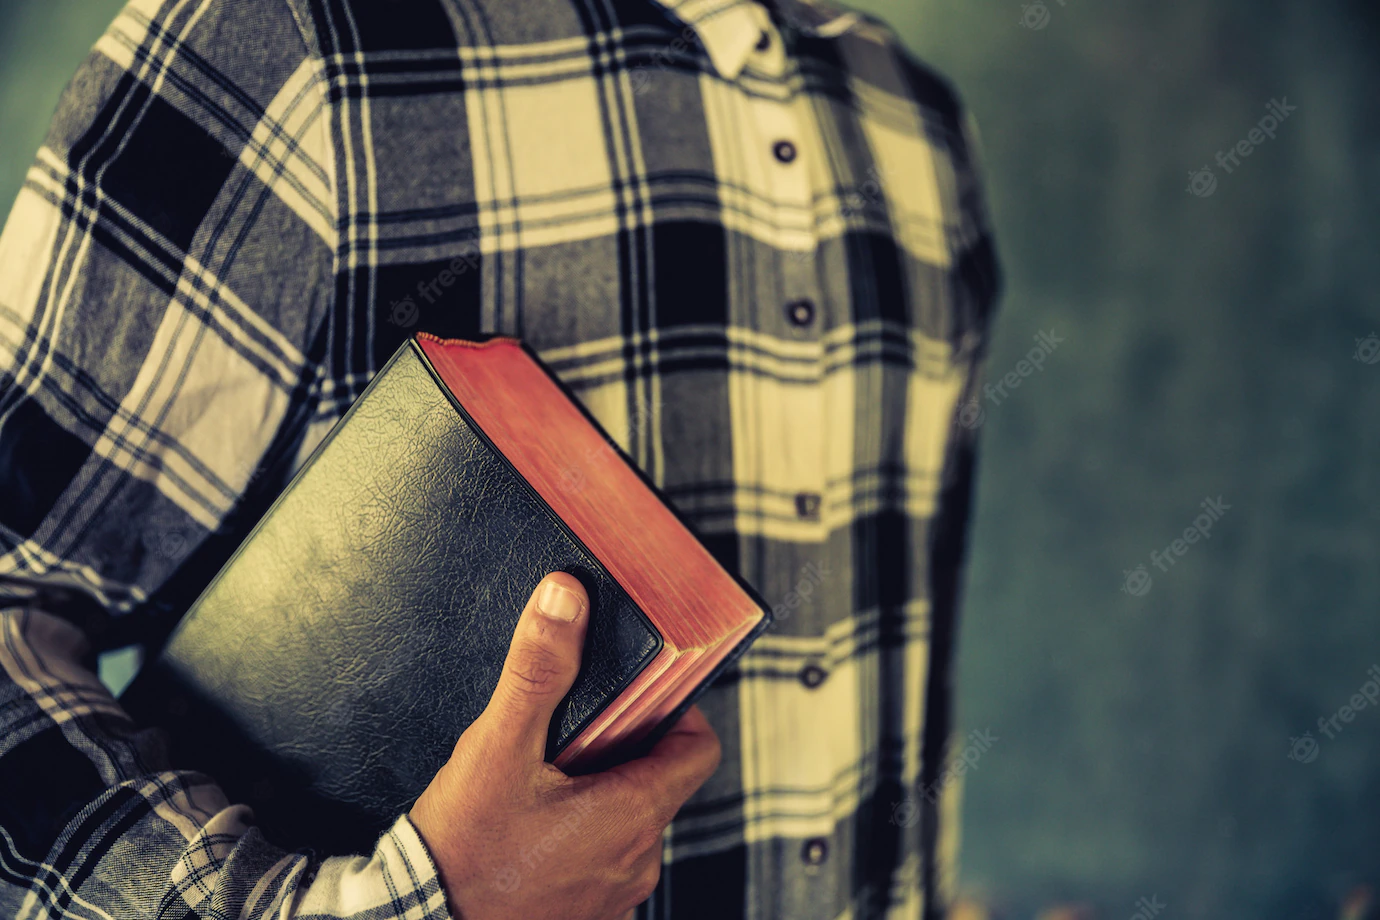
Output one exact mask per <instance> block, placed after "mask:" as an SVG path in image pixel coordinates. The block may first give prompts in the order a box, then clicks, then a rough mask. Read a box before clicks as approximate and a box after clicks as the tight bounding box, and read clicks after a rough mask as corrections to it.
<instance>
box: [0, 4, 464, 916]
mask: <svg viewBox="0 0 1380 920" xmlns="http://www.w3.org/2000/svg"><path fill="white" fill-rule="evenodd" d="M328 112H329V104H328V100H327V93H326V89H325V80H324V77H323V69H322V66H321V62H320V60H319V58H317V57H314V56H313V55H312V54H311V53H310V52H309V50H308V46H307V43H306V42H305V41H304V40H303V32H302V31H300V30H299V28H298V26H297V21H296V20H295V19H294V17H293V15H292V13H291V12H290V11H289V9H288V7H287V6H286V5H285V4H284V3H282V2H281V0H233V2H230V0H207V2H199V3H173V2H160V0H133V2H131V3H130V4H129V5H128V6H127V7H125V9H124V10H123V11H122V12H121V14H120V15H119V17H118V18H117V19H116V21H115V22H114V23H113V24H112V25H111V26H110V28H109V29H108V30H107V31H106V33H105V34H104V35H103V36H102V37H101V39H100V40H99V42H98V43H97V45H96V46H95V48H94V49H93V51H92V53H91V54H90V56H89V57H88V58H87V60H86V61H85V62H84V64H83V65H82V66H81V68H80V69H79V71H78V72H77V74H76V76H75V77H74V78H73V80H72V82H71V83H70V84H69V86H68V87H67V89H66V90H65V92H64V94H63V96H62V98H61V101H60V103H59V107H58V110H57V112H56V115H55V116H54V119H53V122H52V126H51V128H50V130H49V133H48V136H47V138H46V140H45V143H44V145H43V147H42V148H41V149H40V150H39V151H38V154H37V156H36V158H35V161H34V163H33V165H32V168H31V169H30V170H29V172H28V174H27V177H26V182H25V184H24V187H23V190H22V191H21V192H20V194H19V197H18V199H17V200H16V202H15V204H14V207H13V210H12V212H11V214H10V216H9V219H8V221H7V222H6V224H5V227H4V230H3V233H0V575H9V576H11V577H14V576H22V577H23V579H24V580H25V582H26V583H27V584H30V585H35V584H37V585H47V586H58V585H68V586H76V587H78V588H80V589H81V591H82V592H85V593H89V594H90V595H92V596H94V597H95V598H96V599H97V601H98V604H97V606H98V608H99V609H101V610H102V611H103V613H104V615H105V616H106V617H107V618H109V617H116V618H118V617H120V616H121V615H122V614H124V613H127V612H129V611H130V610H132V609H134V608H136V607H138V605H140V604H141V603H143V602H144V601H146V600H147V599H148V598H149V597H150V595H151V594H152V593H153V592H155V591H157V590H158V589H159V588H160V586H162V585H164V584H165V582H167V581H168V579H169V578H170V576H171V575H172V573H174V572H176V571H177V570H178V569H179V567H181V566H183V565H184V563H185V562H186V561H187V559H188V557H189V556H191V555H192V554H193V553H194V552H195V551H196V550H197V548H198V546H199V545H201V544H202V543H203V541H205V540H207V539H208V536H209V535H211V534H213V533H215V532H217V529H218V528H219V527H220V526H221V524H222V523H223V522H224V521H225V519H226V517H227V515H229V514H230V513H231V512H232V509H234V508H235V507H236V505H237V503H239V502H240V501H241V499H242V497H243V496H244V495H245V493H246V491H247V489H248V487H249V485H250V482H251V480H252V479H253V477H254V476H255V475H256V472H258V471H261V470H263V469H264V467H265V465H266V464H267V463H268V461H269V460H270V459H271V458H272V457H273V455H274V451H275V450H278V449H280V448H281V447H282V445H285V444H288V445H291V444H294V443H295V444H297V445H298V447H299V448H300V446H301V442H302V440H303V438H304V434H303V432H304V430H305V429H306V428H307V427H308V425H309V424H310V416H311V413H310V406H311V404H312V402H313V400H314V399H317V398H319V396H320V394H319V393H317V392H315V390H314V386H315V381H316V379H317V372H316V368H318V367H319V366H320V365H321V362H322V360H323V359H322V356H321V354H320V353H319V352H318V350H317V343H318V342H319V341H321V339H322V336H323V330H325V329H327V328H328V327H329V323H328V319H329V312H330V310H331V306H332V302H333V290H334V282H333V278H334V273H335V263H336V240H335V232H336V231H335V227H336V224H335V217H336V213H337V211H338V206H337V203H336V198H335V187H334V179H333V176H334V170H335V165H334V156H335V154H334V151H333V149H332V141H331V137H330V130H329V115H328ZM38 607H39V605H37V604H35V603H25V602H18V601H15V600H14V599H13V596H12V597H11V601H10V602H8V603H6V602H5V600H4V598H0V915H3V916H24V917H40V918H42V917H57V916H69V915H70V916H77V917H84V918H93V920H111V918H131V917H177V918H183V917H238V918H256V917H268V916H272V917H281V918H286V917H297V916H307V915H310V916H315V917H328V918H329V917H354V916H366V915H367V916H368V917H370V918H377V920H386V918H393V917H398V918H401V917H404V916H406V917H408V918H414V920H438V918H443V917H446V916H447V908H446V904H445V896H444V893H443V891H442V889H441V886H440V884H439V881H438V877H437V873H436V869H435V867H434V865H433V864H432V862H431V860H430V858H429V856H428V854H427V852H426V849H425V847H424V846H423V844H422V841H421V840H420V838H419V837H418V835H417V832H416V830H415V829H414V828H413V827H412V825H411V824H410V823H409V821H408V820H407V818H406V817H401V818H399V820H398V821H397V823H396V824H395V825H394V826H393V827H392V829H391V830H389V831H388V832H387V833H386V834H385V835H384V836H383V837H382V838H381V839H380V840H379V842H378V845H377V847H376V849H375V850H374V852H373V853H372V854H370V855H366V856H360V857H357V858H338V859H326V860H324V861H322V860H318V859H314V858H313V857H311V856H310V855H305V854H301V853H289V852H286V851H283V850H281V849H277V848H275V847H274V846H273V845H271V844H270V843H269V842H268V841H266V840H264V839H263V837H262V835H261V833H260V832H259V831H258V830H257V829H256V828H255V827H253V825H252V820H253V816H252V814H251V812H250V811H249V809H248V808H246V807H245V806H242V805H234V804H232V803H230V802H228V801H227V800H226V798H225V796H224V794H223V793H222V791H221V790H220V789H219V787H217V785H216V784H215V782H214V781H213V780H212V779H211V778H209V777H207V776H204V775H200V774H197V773H189V772H179V771H177V770H175V769H173V765H172V764H169V763H168V762H167V759H166V753H165V749H164V747H163V745H162V744H161V743H160V741H159V737H160V736H159V735H157V734H156V733H152V732H141V731H138V730H136V728H135V726H133V725H132V724H131V722H130V720H129V719H128V717H127V716H126V715H125V713H124V712H123V711H122V710H121V709H120V707H119V705H118V704H117V703H116V702H115V700H114V699H112V698H111V696H110V695H109V693H108V692H107V691H106V690H105V688H104V687H103V686H102V685H101V684H100V682H99V681H98V680H97V679H96V677H95V676H94V675H93V674H92V672H91V670H90V669H89V668H88V667H87V666H86V665H87V664H89V661H90V658H89V656H88V655H87V652H88V650H87V649H86V645H85V643H86V639H85V638H84V633H83V631H82V630H81V629H78V628H77V627H76V626H74V625H72V623H70V622H68V620H66V619H63V618H60V617H58V616H56V615H54V614H55V613H56V612H58V611H57V608H56V607H50V608H49V609H48V610H47V611H46V612H45V611H44V610H42V609H38Z"/></svg>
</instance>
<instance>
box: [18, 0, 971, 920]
mask: <svg viewBox="0 0 1380 920" xmlns="http://www.w3.org/2000/svg"><path fill="white" fill-rule="evenodd" d="M975 146H976V145H975V135H974V131H973V128H972V124H971V118H970V116H969V115H968V113H967V110H966V109H965V108H964V107H963V106H962V105H961V104H960V102H959V101H958V99H957V96H956V94H955V93H954V92H953V91H952V89H951V88H950V87H949V86H948V84H947V83H946V82H945V81H944V80H943V79H942V78H940V77H938V76H937V75H936V74H934V73H933V72H932V71H931V70H929V69H928V68H927V67H925V66H924V65H922V64H921V63H919V62H918V61H916V60H915V59H914V58H912V57H911V56H910V55H909V54H908V53H907V52H906V51H905V50H904V49H903V48H902V46H901V44H900V42H899V41H898V40H897V38H896V37H895V36H894V34H892V33H891V32H890V31H888V29H887V28H886V27H885V26H884V25H883V24H882V23H880V22H879V21H877V20H875V19H873V18H871V17H868V16H864V15H861V14H858V13H855V12H849V11H845V10H841V9H836V8H833V7H830V6H827V5H824V4H823V3H816V2H814V0H809V2H806V0H778V2H776V3H774V4H770V5H764V4H761V3H758V2H755V0H683V2H676V0H601V2H565V0H520V2H518V0H506V2H502V3H499V2H492V3H490V2H468V0H464V2H462V0H411V2H409V3H407V4H398V3H390V2H385V0H234V2H231V0H132V2H130V3H129V5H128V6H127V7H125V9H124V10H123V11H122V12H121V13H120V15H119V17H118V18H117V19H116V21H115V22H114V23H113V24H112V25H111V27H110V28H109V30H108V31H107V32H106V33H105V34H104V36H103V37H102V38H101V39H100V40H99V42H98V43H97V44H96V46H95V48H94V49H93V51H92V54H91V55H90V57H89V58H88V59H87V60H86V61H85V63H84V64H83V65H82V66H81V68H80V70H79V71H78V73H77V75H76V76H75V78H74V79H73V81H72V82H71V84H70V85H69V86H68V87H67V89H66V91H65V93H64V95H63V96H62V99H61V102H60V104H59V107H58V111H57V114H56V116H55V118H54V120H53V123H52V127H51V129H50V131H49V134H48V136H47V138H46V141H45V143H44V145H43V147H42V148H41V149H40V150H39V152H38V155H37V158H36V160H35V162H34V164H33V166H32V168H31V170H30V171H29V173H28V176H27V179H26V182H25V184H24V187H23V190H22V191H21V193H20V194H19V197H18V199H17V200H16V202H15V205H14V208H13V210H12V212H11V214H10V217H9V219H8V222H7V223H6V225H5V228H4V231H3V235H0V496H2V497H0V542H2V543H3V545H0V550H3V555H0V574H5V575H9V576H11V577H12V579H13V583H14V584H15V585H23V586H26V587H23V588H19V589H15V590H12V591H11V592H10V594H9V595H7V596H8V597H9V598H10V599H9V601H8V602H7V603H6V605H5V609H4V612H3V613H0V630H3V636H2V637H0V666H2V667H0V906H3V908H5V909H8V910H10V911H13V912H15V913H17V914H18V915H21V916H25V917H50V916H57V915H66V914H71V915H73V916H82V917H102V918H108V917H133V916H177V917H184V916H194V917H213V916H214V917H221V916H236V917H250V918H255V917H268V916H273V917H292V916H313V917H365V916H368V917H371V918H384V917H397V918H403V917H407V918H423V917H424V918H440V917H459V918H464V920H487V918H507V917H521V918H527V917H536V916H541V917H550V918H562V920H603V918H608V917H618V916H623V915H624V914H626V913H627V912H628V911H629V910H630V909H633V908H634V907H635V908H636V910H637V912H638V914H639V916H642V917H646V918H652V917H656V918H687V917H690V918H703V917H715V918H720V917H733V916H743V917H747V916H752V917H781V918H786V917H789V918H835V917H854V918H863V917H882V916H886V917H918V916H925V917H927V918H935V917H941V916H943V915H944V914H945V912H946V910H947V905H948V903H949V901H950V898H951V896H952V890H953V873H954V869H953V859H952V852H953V844H954V833H955V818H954V814H955V810H954V809H955V801H956V800H955V795H956V787H955V784H954V783H952V782H949V778H950V777H951V776H952V775H953V772H951V771H947V770H946V767H947V763H948V761H949V759H950V756H951V751H950V747H951V746H950V744H949V739H950V737H951V735H954V734H955V732H956V729H955V728H954V725H953V721H952V716H951V700H952V684H953V665H952V653H953V647H954V632H955V628H956V617H957V611H958V602H959V598H958V595H959V586H960V574H961V570H962V565H963V559H964V556H965V544H966V533H967V524H966V522H967V518H968V513H969V505H970V503H971V494H972V482H973V476H974V469H975V458H976V443H977V435H978V428H979V426H978V425H977V424H975V423H974V419H975V417H976V415H980V414H976V415H975V413H973V412H971V411H970V410H971V407H972V405H973V404H974V400H975V399H976V394H977V393H979V392H980V390H979V387H980V380H981V376H982V368H983V364H984V359H985V355H986V350H987V342H988V338H989V335H990V331H989V330H990V327H991V319H992V316H993V313H994V307H995V303H996V299H997V290H998V271H997V262H996V257H995V255H994V248H993V245H992V241H991V235H990V232H989V229H988V221H987V217H986V214H985V204H984V199H983V194H982V189H981V186H980V170H979V165H978V157H977V153H976V149H975ZM417 330H426V331H429V332H432V333H435V334H438V335H442V336H463V335H469V334H473V333H479V332H492V333H503V334H508V335H513V336H518V337H520V338H523V339H525V340H526V341H527V342H528V343H529V344H530V345H531V346H532V347H533V348H534V349H535V350H536V351H537V352H538V353H539V354H540V355H541V356H542V357H543V359H544V360H545V361H546V362H547V363H548V364H549V365H550V366H551V367H552V368H553V370H554V371H555V372H556V373H557V374H558V375H559V376H560V377H561V378H562V379H563V381H564V382H565V383H566V384H567V385H568V386H569V387H570V388H571V389H572V390H573V392H575V393H576V395H577V397H578V398H579V399H580V400H581V401H582V402H583V403H584V404H585V405H586V406H587V408H588V409H589V410H590V412H591V413H592V414H593V415H594V416H595V417H596V418H597V419H598V420H599V421H600V422H601V423H602V424H603V425H604V427H605V428H606V429H607V430H608V431H609V432H611V433H612V435H613V436H614V437H615V438H617V439H619V440H620V441H621V443H622V445H623V446H624V447H625V448H626V449H627V451H628V452H629V454H630V456H631V457H632V458H633V459H634V460H635V462H637V463H638V464H639V465H640V466H641V467H642V469H643V470H644V471H645V472H646V474H647V475H648V476H649V477H650V478H651V479H652V480H653V481H654V482H655V483H656V484H657V485H658V486H660V487H661V488H662V489H663V490H664V491H665V492H666V494H667V495H668V496H669V498H670V499H671V500H672V501H673V502H674V503H675V504H676V505H677V507H678V508H679V510H680V511H681V512H682V513H683V514H684V516H685V517H686V518H687V519H688V520H689V521H690V522H691V524H692V525H693V526H694V527H695V528H696V529H697V531H698V532H699V533H700V535H701V536H702V538H703V539H704V541H705V543H706V545H707V546H708V547H709V548H710V549H711V551H712V552H713V553H714V554H715V556H716V557H717V558H718V559H719V560H720V561H722V562H723V563H724V564H725V565H726V566H727V567H729V568H730V569H731V570H733V571H735V572H737V573H738V574H740V575H741V576H742V577H743V578H744V579H745V580H747V581H748V582H750V583H751V584H753V585H754V587H756V588H757V590H758V591H759V592H760V593H761V595H762V596H763V597H765V598H766V599H767V600H768V602H769V603H770V604H771V605H772V606H773V608H774V611H775V614H776V624H775V626H774V628H773V630H772V631H771V632H770V633H769V634H768V635H766V636H764V637H763V638H762V639H760V640H759V641H758V642H757V644H756V645H755V646H754V647H753V648H752V649H751V650H750V651H749V653H748V654H747V655H746V656H745V657H744V658H743V659H742V660H741V662H740V663H739V664H738V665H737V666H736V667H735V668H734V669H732V671H731V672H730V673H728V674H726V675H725V676H723V677H722V678H721V679H719V680H718V681H716V682H715V683H714V685H713V686H712V687H711V688H710V689H709V690H708V691H707V692H706V694H705V695H704V696H703V697H702V698H701V700H700V702H699V707H698V709H696V710H694V711H692V712H691V713H690V714H689V715H687V716H686V717H685V718H684V719H682V720H681V722H680V723H678V725H677V729H676V730H675V731H674V732H672V733H671V734H669V735H668V736H667V737H666V738H665V739H664V740H663V741H662V743H661V745H660V746H659V747H658V748H656V749H655V750H654V751H653V752H652V753H651V754H649V755H648V756H647V757H646V758H641V759H638V760H634V761H631V762H629V763H626V764H623V765H621V766H619V767H616V768H614V769H612V770H609V771H607V772H605V773H601V774H595V775H593V776H589V777H567V776H565V775H564V774H562V773H561V772H560V771H559V770H557V769H556V768H554V767H553V766H551V765H549V764H546V763H544V762H543V761H542V759H541V752H542V749H543V741H544V731H545V721H544V719H546V718H547V717H549V714H550V712H551V710H552V707H553V706H554V705H555V703H556V702H557V701H558V700H559V699H560V698H561V696H562V695H563V693H564V691H565V689H566V688H567V687H568V686H569V683H570V680H571V679H572V677H573V675H574V673H575V669H576V668H577V667H578V658H579V648H580V644H579V643H580V637H581V635H582V631H583V629H584V621H585V620H586V619H587V617H588V615H587V599H586V598H585V597H584V595H583V593H582V592H581V590H580V589H579V586H578V583H572V581H571V580H570V579H568V578H563V577H562V576H561V575H559V574H557V575H552V576H548V578H547V579H545V580H544V581H543V582H542V584H541V585H540V586H536V587H535V590H534V592H533V601H532V602H531V603H530V604H529V605H528V608H527V610H526V611H524V613H523V616H522V619H521V620H520V622H519V626H518V628H517V631H516V633H515V635H514V639H513V644H512V648H511V649H510V652H509V658H508V663H507V665H505V670H504V677H503V680H502V682H501V683H500V686H499V688H498V690H497V691H496V692H495V694H494V697H493V699H492V700H491V701H490V704H489V707H488V709H487V710H486V711H485V713H484V715H483V717H482V718H481V719H480V720H479V721H477V722H476V723H475V724H474V725H473V726H472V727H471V728H470V729H469V730H467V731H466V732H465V734H464V735H463V736H462V737H461V738H460V739H458V741H457V744H456V748H455V751H454V753H453V755H452V757H451V759H450V761H449V762H448V763H446V765H445V766H444V767H443V768H442V769H441V770H440V772H439V773H438V774H437V775H436V777H435V779H434V780H433V781H432V783H431V785H430V786H429V787H428V788H427V790H426V792H425V793H424V794H423V795H422V796H421V798H420V799H419V800H418V801H417V803H416V805H415V806H414V807H413V808H412V809H411V811H410V812H409V814H405V815H399V816H398V819H397V823H396V824H395V825H393V827H392V828H391V829H390V830H389V831H388V832H387V833H386V834H385V835H384V836H383V837H382V838H381V839H380V840H379V841H378V844H377V847H376V848H375V850H374V851H373V852H372V853H366V854H359V855H357V856H355V857H332V858H324V859H323V858H318V857H317V856H315V855H313V854H311V853H294V852H286V851H284V850H282V849H279V848H277V847H275V846H274V844H273V842H272V841H271V840H267V839H265V837H264V835H263V834H262V833H261V832H260V831H259V830H258V829H257V828H255V827H254V825H253V816H252V812H251V811H250V809H248V808H247V807H246V806H245V805H243V804H235V803H231V802H229V801H227V799H226V797H225V796H224V794H223V793H222V792H221V791H220V789H219V787H218V786H217V785H216V784H215V781H214V779H213V778H212V777H210V776H206V775H203V774H201V773H192V772H188V771H185V770H178V769H177V766H178V765H177V764H175V763H172V762H169V760H168V757H167V754H166V751H165V748H164V746H163V745H162V744H161V743H160V740H159V738H160V736H159V735H158V734H157V733H156V732H154V731H151V730H149V729H142V728H140V727H139V726H136V725H134V724H132V722H131V721H130V719H129V717H128V716H127V715H126V714H125V713H124V712H123V711H122V710H121V708H120V707H119V705H118V703H117V702H116V701H115V700H114V699H113V698H112V697H111V696H110V694H109V693H108V692H107V691H106V689H105V688H104V687H103V686H102V685H101V683H100V682H99V681H98V680H97V679H96V678H95V677H94V676H93V674H92V671H91V666H92V654H93V652H95V651H99V650H100V649H101V648H105V647H109V646H110V645H111V644H112V643H114V641H115V639H114V638H113V637H114V636H117V635H119V634H120V629H119V625H120V624H121V623H128V622H131V621H132V619H135V618H137V617H139V616H140V615H141V612H143V611H147V610H149V609H155V608H157V609H163V608H170V607H175V606H176V604H177V603H185V602H186V601H187V600H188V599H189V598H192V597H194V596H195V593H196V591H197V590H198V589H199V588H201V587H204V586H205V584H206V583H207V582H208V581H209V579H210V578H211V577H212V575H213V574H214V572H215V571H216V568H217V567H218V565H219V564H220V563H222V562H223V561H224V560H225V558H227V556H228V554H229V552H230V550H231V549H233V542H234V540H233V539H232V538H231V536H228V535H231V534H235V533H240V534H242V531H241V530H237V529H236V528H237V527H238V525H239V524H242V523H243V522H244V519H245V518H249V519H251V520H252V518H253V515H254V514H255V513H257V512H256V509H257V510H262V507H263V502H264V501H266V500H268V499H270V498H271V497H272V496H273V495H274V494H276V493H277V492H278V491H280V490H281V489H282V487H283V486H284V484H285V482H286V480H287V478H288V477H289V476H290V475H291V473H292V472H294V471H295V470H296V469H298V468H300V466H301V464H302V463H303V462H304V461H305V459H306V458H307V457H308V456H309V455H310V453H311V451H312V449H313V448H314V447H315V446H316V445H318V444H319V443H320V442H321V439H322V438H323V437H324V436H325V434H326V433H327V432H328V431H329V430H330V429H331V427H332V425H334V424H335V423H336V422H337V421H338V420H339V419H340V417H341V415H342V414H343V413H344V412H345V410H346V409H347V408H348V407H349V406H350V404H351V403H352V401H353V400H354V399H355V398H356V397H357V396H358V395H359V393H360V392H361V391H362V389H363V388H364V387H365V386H366V385H367V384H368V382H369V380H370V379H371V377H372V376H373V374H374V373H375V372H376V371H377V370H378V368H379V367H380V366H381V364H382V362H383V361H384V360H385V359H386V358H387V357H388V356H389V355H390V354H391V353H392V352H393V351H394V349H395V348H396V347H397V346H398V345H399V344H400V343H401V342H402V341H404V340H405V338H406V337H407V336H408V335H410V334H412V333H413V332H415V331H417ZM237 522H238V523H237ZM232 525H235V526H232ZM76 596H87V597H89V599H90V605H94V607H95V608H96V609H97V613H98V614H99V616H96V617H95V619H100V617H102V616H103V617H104V618H105V619H106V620H108V624H107V625H108V628H106V629H101V630H97V629H91V628H88V627H90V625H91V623H92V622H95V620H93V619H92V618H91V617H87V616H85V615H81V616H78V615H76V614H74V613H73V611H75V610H82V609H88V608H83V607H82V606H81V604H80V603H77V602H73V601H72V598H73V597H76ZM64 599H66V600H65V601H64ZM160 604H162V605H163V607H162V608H160V607H159V605H160ZM90 605H88V606H90ZM88 612H89V610H88ZM551 614H554V616H552V615H551ZM210 772H212V773H214V770H212V771H210ZM562 828H563V829H564V831H565V832H564V833H560V830H561V829H562Z"/></svg>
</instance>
